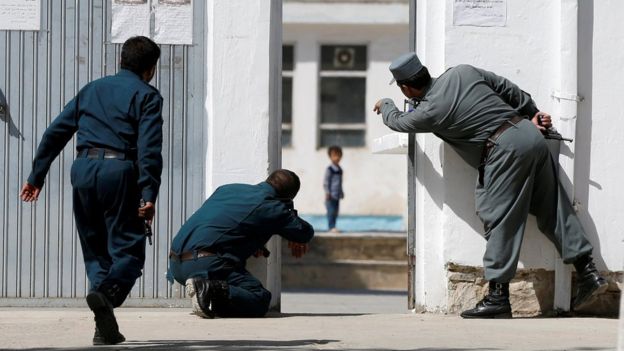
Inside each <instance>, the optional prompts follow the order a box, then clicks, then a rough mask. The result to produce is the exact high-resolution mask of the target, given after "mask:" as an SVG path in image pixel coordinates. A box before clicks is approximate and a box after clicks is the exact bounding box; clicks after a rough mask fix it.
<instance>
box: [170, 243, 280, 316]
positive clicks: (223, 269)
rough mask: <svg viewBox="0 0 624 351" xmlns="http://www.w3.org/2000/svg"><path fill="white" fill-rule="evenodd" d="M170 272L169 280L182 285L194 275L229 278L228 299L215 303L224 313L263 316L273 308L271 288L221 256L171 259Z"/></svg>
mask: <svg viewBox="0 0 624 351" xmlns="http://www.w3.org/2000/svg"><path fill="white" fill-rule="evenodd" d="M168 276H169V280H171V279H172V278H173V279H175V280H176V281H177V282H178V283H180V284H182V285H184V284H185V282H186V280H187V279H188V278H193V277H202V278H207V279H210V280H224V281H226V282H227V283H228V285H229V297H228V300H227V301H226V302H225V303H222V304H216V305H215V306H214V312H215V313H216V314H217V315H218V316H220V317H262V316H264V315H265V314H266V313H267V311H268V310H269V304H270V302H271V292H270V291H268V290H267V289H265V288H264V287H263V286H262V283H260V281H259V280H258V279H256V278H255V277H254V276H253V275H251V273H249V272H248V271H247V270H246V269H245V268H244V267H243V266H242V265H238V264H235V263H234V262H233V261H232V260H229V259H226V258H223V257H221V256H218V255H217V256H207V257H200V258H196V259H192V260H188V261H178V260H176V259H173V258H172V259H169V273H168Z"/></svg>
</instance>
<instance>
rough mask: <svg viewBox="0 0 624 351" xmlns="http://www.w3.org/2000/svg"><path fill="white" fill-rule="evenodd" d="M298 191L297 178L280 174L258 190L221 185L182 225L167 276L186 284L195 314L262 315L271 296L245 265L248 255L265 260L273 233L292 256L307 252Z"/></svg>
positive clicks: (307, 233)
mask: <svg viewBox="0 0 624 351" xmlns="http://www.w3.org/2000/svg"><path fill="white" fill-rule="evenodd" d="M299 187H300V182H299V177H297V175H296V174H295V173H293V172H291V171H289V170H285V169H280V170H277V171H275V172H273V173H271V175H269V177H268V178H267V180H266V181H265V182H262V183H260V184H257V185H248V184H228V185H224V186H221V187H219V188H218V189H217V190H216V191H215V192H214V193H213V194H212V195H211V196H210V198H208V200H206V201H205V202H204V204H203V205H202V207H201V208H200V209H199V210H197V212H195V213H194V214H193V215H192V216H191V218H189V220H188V221H187V222H186V223H185V224H184V225H183V226H182V228H181V229H180V231H179V232H178V234H177V235H176V236H175V237H174V238H173V243H172V244H171V252H170V254H169V273H168V277H169V280H170V281H173V279H175V280H176V281H177V282H178V283H180V284H185V285H186V293H187V295H188V296H190V297H191V301H192V302H193V309H194V313H195V314H197V315H199V316H200V317H203V318H213V317H215V316H219V317H262V316H264V315H265V314H266V312H267V311H268V309H269V303H270V302H271V293H270V292H269V291H268V290H266V289H265V288H264V287H263V286H262V284H261V283H260V282H259V281H258V280H257V279H256V278H254V277H253V276H252V275H251V274H250V273H249V272H248V271H247V270H246V269H245V263H246V261H247V259H248V258H249V257H251V256H252V255H253V256H256V257H258V256H260V255H262V254H264V256H268V254H269V253H268V251H267V250H266V249H265V248H264V245H265V244H266V242H267V241H268V240H269V239H270V238H271V236H272V235H273V234H279V235H280V236H282V237H284V238H286V239H287V240H289V241H290V243H289V247H290V248H291V250H292V254H293V256H295V257H301V256H302V255H304V254H305V253H306V251H307V249H308V246H307V244H306V243H307V242H309V241H310V240H311V239H312V237H313V235H314V229H313V228H312V226H311V225H310V224H309V223H308V222H306V221H304V220H303V219H301V218H299V216H298V215H297V211H296V210H295V209H294V207H293V199H294V198H295V196H296V195H297V192H298V191H299Z"/></svg>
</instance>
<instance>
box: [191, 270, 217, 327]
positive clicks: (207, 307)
mask: <svg viewBox="0 0 624 351" xmlns="http://www.w3.org/2000/svg"><path fill="white" fill-rule="evenodd" d="M185 290H186V295H187V296H188V297H190V298H191V302H192V303H193V313H195V314H196V315H198V316H200V317H202V318H214V317H215V313H214V311H213V310H212V303H211V299H210V298H211V296H210V280H208V279H206V278H201V277H193V278H188V279H187V280H186V284H185Z"/></svg>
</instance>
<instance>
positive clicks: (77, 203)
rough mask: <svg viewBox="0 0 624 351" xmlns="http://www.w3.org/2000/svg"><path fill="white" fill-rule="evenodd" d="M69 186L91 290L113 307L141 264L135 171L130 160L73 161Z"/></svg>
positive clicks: (142, 250)
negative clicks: (101, 295) (104, 298)
mask: <svg viewBox="0 0 624 351" xmlns="http://www.w3.org/2000/svg"><path fill="white" fill-rule="evenodd" d="M71 182H72V186H73V200H74V216H75V220H76V227H77V229H78V234H79V237H80V244H81V246H82V253H83V258H84V262H85V268H86V271H87V276H88V277H89V282H90V289H91V291H95V290H98V291H101V292H104V293H105V294H107V296H108V297H109V299H111V303H112V304H113V306H114V307H118V306H120V305H121V304H122V303H123V301H124V300H125V298H126V297H127V295H128V293H129V292H130V290H131V289H132V287H133V286H134V283H135V281H136V279H137V278H139V277H140V276H141V270H142V269H143V265H144V262H145V227H144V224H143V221H142V219H141V218H139V217H138V208H139V201H140V193H139V190H138V185H137V170H136V167H135V165H134V162H133V161H130V160H117V159H90V158H77V159H76V160H75V161H74V163H73V165H72V169H71ZM111 289H112V290H111Z"/></svg>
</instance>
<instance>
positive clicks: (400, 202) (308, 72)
mask: <svg viewBox="0 0 624 351" xmlns="http://www.w3.org/2000/svg"><path fill="white" fill-rule="evenodd" d="M319 6H320V7H319ZM407 10H408V7H407V3H403V4H397V3H393V4H330V3H323V4H314V3H296V2H294V3H289V2H285V3H284V27H283V41H284V44H293V45H294V47H295V68H294V72H293V75H294V78H293V121H292V128H293V138H292V140H293V142H292V147H288V148H284V149H283V166H284V167H285V168H289V169H292V170H293V171H295V172H296V173H297V174H299V176H300V177H301V181H302V184H303V186H302V189H301V191H300V193H299V195H298V196H297V199H296V203H297V208H298V209H299V211H300V212H301V213H307V214H323V213H325V208H324V192H323V187H322V186H323V174H324V172H325V168H326V167H327V166H328V165H329V159H328V157H327V150H326V148H318V143H317V140H318V133H319V129H318V121H319V119H320V116H319V110H320V106H319V102H320V94H319V70H320V64H319V60H320V47H321V45H323V44H336V43H345V44H366V45H367V46H368V69H367V77H366V78H367V80H366V113H367V114H366V127H367V130H366V147H361V148H346V149H344V157H343V161H342V163H341V165H342V167H343V169H344V192H345V199H344V201H342V202H341V204H340V206H341V213H343V214H361V215H370V214H377V215H388V214H392V215H403V214H404V212H405V208H406V201H407V200H406V185H405V179H406V159H405V156H400V155H393V156H380V155H371V151H370V146H371V144H372V140H373V139H375V138H377V137H380V136H382V135H384V134H386V133H387V129H386V127H385V126H384V125H383V123H382V121H381V118H380V117H379V116H377V115H376V114H375V113H373V111H372V108H373V105H374V104H375V102H376V101H377V99H379V98H380V97H382V96H391V97H393V98H396V99H400V98H401V93H400V91H399V90H398V88H397V87H396V86H395V85H393V86H390V85H388V82H389V80H390V78H391V76H390V73H389V71H388V66H389V64H390V62H391V61H392V59H393V58H394V57H396V56H398V55H399V54H401V53H403V52H405V51H407V48H408V43H407V38H408V26H407V22H408V19H407V12H408V11H407Z"/></svg>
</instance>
